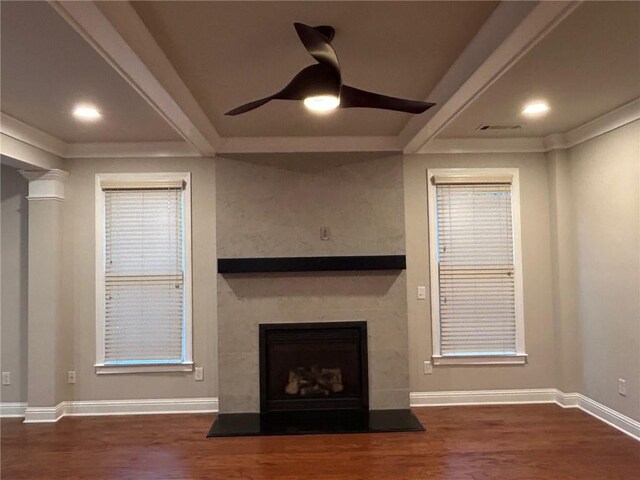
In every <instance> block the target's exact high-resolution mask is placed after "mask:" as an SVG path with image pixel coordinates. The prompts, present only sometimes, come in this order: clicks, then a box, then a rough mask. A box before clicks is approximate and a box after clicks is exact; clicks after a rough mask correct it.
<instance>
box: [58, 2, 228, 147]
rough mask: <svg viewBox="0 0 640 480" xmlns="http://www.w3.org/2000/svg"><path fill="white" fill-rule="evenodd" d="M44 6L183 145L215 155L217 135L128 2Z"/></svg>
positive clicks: (66, 3) (63, 3) (72, 3)
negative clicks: (158, 117) (69, 26)
mask: <svg viewBox="0 0 640 480" xmlns="http://www.w3.org/2000/svg"><path fill="white" fill-rule="evenodd" d="M50 3H51V5H52V6H53V8H54V9H55V10H56V11H57V12H58V13H59V14H60V15H61V16H62V17H63V18H64V19H65V20H66V21H67V22H68V23H69V24H70V25H71V26H72V27H73V28H74V29H75V30H76V31H77V32H78V33H79V34H80V35H81V36H82V37H83V38H84V39H85V40H86V41H87V42H88V43H89V44H90V45H91V46H92V47H93V48H94V49H95V50H96V51H97V52H98V53H99V54H100V55H101V56H102V57H103V58H104V59H105V60H106V61H107V62H108V63H109V64H110V65H111V66H112V67H113V68H114V69H115V70H116V71H117V72H118V73H119V74H120V75H122V77H123V78H124V79H125V80H127V82H129V84H130V85H131V86H132V87H133V88H134V89H135V90H136V91H137V92H138V93H139V94H140V95H141V96H142V97H143V98H144V99H145V100H146V101H147V102H149V104H150V105H151V106H152V107H153V108H154V109H155V110H156V111H157V112H158V113H159V114H160V115H161V116H162V118H164V120H165V121H166V122H167V123H168V124H169V125H171V127H173V128H174V129H175V130H176V131H177V132H178V133H179V134H180V135H181V136H182V137H183V138H184V139H185V140H186V141H187V142H188V143H190V144H191V145H192V146H193V147H194V148H195V149H196V150H197V151H198V152H200V153H201V154H202V155H207V156H208V155H213V154H214V153H215V151H216V148H217V147H218V145H219V144H220V136H219V135H218V132H217V131H216V130H215V127H214V126H213V124H212V123H211V121H210V120H209V118H208V117H207V116H206V114H205V113H204V111H203V110H202V108H201V107H200V105H199V104H198V102H197V101H196V99H195V98H194V97H193V95H192V94H191V92H190V91H189V89H188V88H187V86H186V85H185V84H184V82H183V81H182V79H181V78H180V76H179V75H178V73H177V72H176V70H175V68H174V67H173V65H172V64H171V62H170V61H169V59H168V58H167V57H166V55H165V54H164V52H163V51H162V49H161V48H160V47H159V45H158V44H157V42H156V41H155V39H154V38H153V36H152V35H151V33H150V32H149V30H148V29H147V28H146V26H145V25H144V23H143V22H142V20H141V19H140V17H139V16H138V14H137V13H136V11H135V10H134V8H133V7H132V6H131V4H130V3H129V2H99V3H98V2H93V1H83V2H77V1H51V2H50Z"/></svg>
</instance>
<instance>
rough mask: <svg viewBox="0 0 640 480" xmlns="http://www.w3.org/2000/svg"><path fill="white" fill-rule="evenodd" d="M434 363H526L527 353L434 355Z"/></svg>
mask: <svg viewBox="0 0 640 480" xmlns="http://www.w3.org/2000/svg"><path fill="white" fill-rule="evenodd" d="M432 359H433V364H434V365H524V364H525V363H527V354H526V353H523V354H517V355H445V356H442V355H433V356H432Z"/></svg>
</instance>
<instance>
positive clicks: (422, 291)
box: [418, 285, 427, 300]
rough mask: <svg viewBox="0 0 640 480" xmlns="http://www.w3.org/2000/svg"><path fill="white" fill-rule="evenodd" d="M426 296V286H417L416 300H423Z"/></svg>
mask: <svg viewBox="0 0 640 480" xmlns="http://www.w3.org/2000/svg"><path fill="white" fill-rule="evenodd" d="M425 298H427V287H425V286H423V285H420V286H419V287H418V300H424V299H425Z"/></svg>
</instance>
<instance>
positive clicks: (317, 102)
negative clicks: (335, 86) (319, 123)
mask: <svg viewBox="0 0 640 480" xmlns="http://www.w3.org/2000/svg"><path fill="white" fill-rule="evenodd" d="M338 105H340V98H339V97H336V96H335V95H318V96H315V97H307V98H305V99H304V106H305V107H307V108H308V109H309V110H313V111H315V112H328V111H330V110H333V109H335V108H337V107H338Z"/></svg>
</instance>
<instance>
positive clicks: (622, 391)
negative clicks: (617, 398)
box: [618, 378, 627, 397]
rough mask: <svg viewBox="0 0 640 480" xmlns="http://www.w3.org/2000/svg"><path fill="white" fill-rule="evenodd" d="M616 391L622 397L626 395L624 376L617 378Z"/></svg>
mask: <svg viewBox="0 0 640 480" xmlns="http://www.w3.org/2000/svg"><path fill="white" fill-rule="evenodd" d="M618 393H619V394H620V395H622V396H623V397H626V396H627V381H626V380H625V379H624V378H619V379H618Z"/></svg>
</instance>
